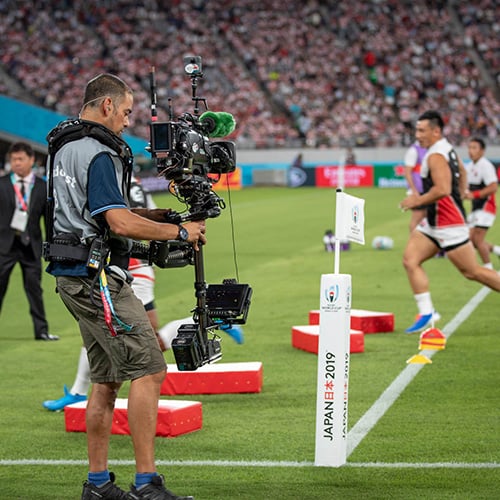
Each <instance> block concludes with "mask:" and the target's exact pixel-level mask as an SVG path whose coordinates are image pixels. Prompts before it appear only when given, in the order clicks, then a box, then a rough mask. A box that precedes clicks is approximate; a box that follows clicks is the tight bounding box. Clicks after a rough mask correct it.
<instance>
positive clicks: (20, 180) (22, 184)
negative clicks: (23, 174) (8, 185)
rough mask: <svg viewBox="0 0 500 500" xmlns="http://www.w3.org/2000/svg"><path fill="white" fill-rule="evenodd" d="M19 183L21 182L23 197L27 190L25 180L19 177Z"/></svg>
mask: <svg viewBox="0 0 500 500" xmlns="http://www.w3.org/2000/svg"><path fill="white" fill-rule="evenodd" d="M19 184H21V194H22V195H23V198H24V197H25V196H26V190H25V189H24V180H23V179H19Z"/></svg>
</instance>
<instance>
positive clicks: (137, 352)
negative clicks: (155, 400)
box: [56, 274, 166, 383]
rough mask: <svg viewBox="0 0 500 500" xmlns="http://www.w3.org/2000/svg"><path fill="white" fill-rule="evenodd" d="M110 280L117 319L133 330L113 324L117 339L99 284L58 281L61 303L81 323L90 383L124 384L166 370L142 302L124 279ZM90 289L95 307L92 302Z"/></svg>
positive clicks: (80, 280)
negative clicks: (108, 323)
mask: <svg viewBox="0 0 500 500" xmlns="http://www.w3.org/2000/svg"><path fill="white" fill-rule="evenodd" d="M107 280H108V287H109V292H110V296H111V300H112V303H113V306H114V310H115V313H116V315H117V316H118V318H119V319H120V320H121V321H122V322H123V323H125V324H127V325H132V329H131V330H130V331H126V330H125V329H124V328H122V327H120V326H119V325H118V324H117V322H116V320H113V325H114V327H115V331H116V332H117V335H116V336H115V337H113V336H112V335H111V332H110V331H109V329H108V326H107V324H106V321H105V319H104V310H103V308H102V301H101V296H100V291H99V281H98V280H97V282H96V283H95V285H94V286H93V287H92V279H91V278H81V277H71V276H58V277H57V278H56V282H57V290H58V292H59V294H60V296H61V299H62V301H63V302H64V304H65V305H66V307H67V309H68V310H69V312H70V313H71V314H72V315H73V316H74V317H75V319H76V320H77V321H78V325H79V327H80V333H81V335H82V339H83V344H84V346H85V348H86V349H87V355H88V358H89V364H90V379H91V381H92V382H93V383H108V382H119V383H121V382H125V381H126V380H135V379H137V378H141V377H144V376H145V375H152V374H154V373H158V372H160V371H162V370H166V363H165V359H164V357H163V354H162V352H161V349H160V346H159V344H158V340H157V338H156V334H155V332H154V330H153V328H152V327H151V324H150V322H149V319H148V316H147V314H146V311H145V309H144V306H143V304H142V302H141V301H140V300H139V299H138V298H137V297H136V296H135V295H134V292H133V291H132V289H131V287H130V285H128V284H127V283H126V282H125V281H123V280H122V279H120V278H118V277H115V276H114V275H110V274H107ZM91 288H92V293H93V297H94V302H95V304H94V303H93V302H92V300H91V299H90V291H91ZM96 304H97V306H96Z"/></svg>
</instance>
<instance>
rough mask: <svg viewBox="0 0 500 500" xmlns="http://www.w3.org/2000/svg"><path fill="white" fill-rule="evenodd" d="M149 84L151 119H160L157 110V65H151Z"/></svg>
mask: <svg viewBox="0 0 500 500" xmlns="http://www.w3.org/2000/svg"><path fill="white" fill-rule="evenodd" d="M149 85H150V88H151V121H152V122H156V121H158V115H157V111H156V78H155V67H154V66H151V71H150V72H149Z"/></svg>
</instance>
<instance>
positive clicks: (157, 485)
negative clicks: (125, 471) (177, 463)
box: [127, 475, 194, 500]
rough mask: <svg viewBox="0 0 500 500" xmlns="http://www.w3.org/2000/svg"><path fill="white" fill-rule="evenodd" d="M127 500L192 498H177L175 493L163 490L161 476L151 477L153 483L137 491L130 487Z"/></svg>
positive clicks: (163, 483)
mask: <svg viewBox="0 0 500 500" xmlns="http://www.w3.org/2000/svg"><path fill="white" fill-rule="evenodd" d="M127 498H128V500H141V499H142V500H194V497H191V496H190V497H179V496H177V495H176V494H175V493H172V492H171V491H169V490H167V488H165V480H164V478H163V476H161V475H159V476H155V477H153V481H152V482H151V483H149V484H147V485H145V486H142V487H141V488H139V489H137V488H136V487H135V486H134V485H131V486H130V492H129V494H128V497H127Z"/></svg>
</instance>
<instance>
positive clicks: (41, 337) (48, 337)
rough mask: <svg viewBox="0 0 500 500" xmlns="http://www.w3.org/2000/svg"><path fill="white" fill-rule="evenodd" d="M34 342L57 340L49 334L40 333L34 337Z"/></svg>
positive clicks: (57, 338) (55, 336)
mask: <svg viewBox="0 0 500 500" xmlns="http://www.w3.org/2000/svg"><path fill="white" fill-rule="evenodd" d="M35 340H59V337H58V336H57V335H51V334H50V333H46V332H44V333H41V334H40V335H37V336H36V337H35Z"/></svg>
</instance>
